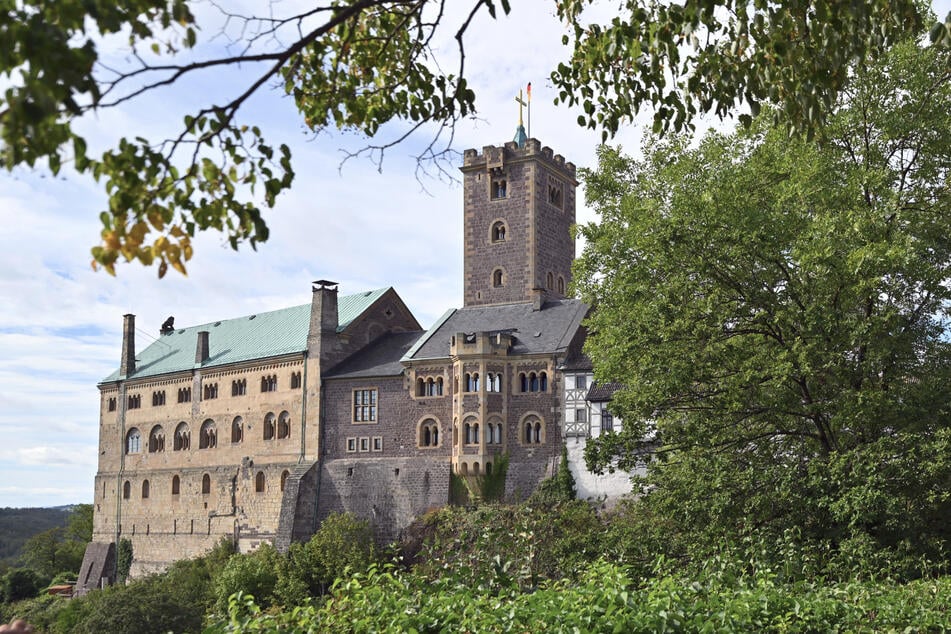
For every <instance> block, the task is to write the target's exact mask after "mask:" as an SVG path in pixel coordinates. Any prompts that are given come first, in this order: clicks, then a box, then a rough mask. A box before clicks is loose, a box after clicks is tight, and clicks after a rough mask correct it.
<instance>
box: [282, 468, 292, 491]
mask: <svg viewBox="0 0 951 634" xmlns="http://www.w3.org/2000/svg"><path fill="white" fill-rule="evenodd" d="M289 475H291V472H290V471H288V470H287V469H284V471H282V472H281V491H284V486H285V485H286V484H287V476H289Z"/></svg>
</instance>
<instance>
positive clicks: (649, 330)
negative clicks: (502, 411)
mask: <svg viewBox="0 0 951 634" xmlns="http://www.w3.org/2000/svg"><path fill="white" fill-rule="evenodd" d="M947 55H948V51H939V50H936V49H925V50H922V49H920V48H919V47H918V46H917V45H916V44H915V43H913V42H908V43H904V44H901V45H897V46H895V47H893V49H892V50H891V51H889V53H888V54H886V55H885V56H884V57H883V59H882V60H881V62H880V63H879V64H877V65H876V66H874V67H873V68H870V69H868V70H867V71H863V72H860V73H858V74H857V76H856V78H855V80H854V81H853V82H852V83H850V85H849V86H848V87H847V88H846V89H845V90H844V91H843V93H842V95H841V98H840V100H839V102H838V105H837V108H836V109H835V111H834V112H833V113H832V114H831V115H830V118H829V123H828V127H827V129H826V131H825V139H826V140H825V142H824V143H823V144H821V145H820V144H817V143H814V142H811V141H807V140H805V139H803V138H798V137H796V138H789V137H788V135H787V134H786V131H785V130H784V129H782V128H778V127H774V126H772V125H771V120H772V118H771V116H770V114H769V113H764V114H763V116H761V117H760V119H758V120H757V121H756V122H755V123H754V124H753V125H752V126H751V128H749V129H746V130H740V131H738V132H735V133H732V134H711V135H709V136H707V137H706V138H705V139H704V140H703V141H702V142H701V143H700V144H699V146H697V147H691V146H690V145H689V144H688V142H687V140H686V139H683V138H680V137H676V136H673V137H667V138H665V139H663V140H658V139H653V140H651V141H649V142H648V144H647V146H646V148H645V152H644V154H645V158H644V159H643V160H633V159H630V158H626V157H624V156H622V155H621V154H620V152H618V151H617V150H614V149H609V148H604V149H602V151H601V154H600V163H599V166H598V168H597V169H595V170H593V171H590V172H588V173H586V174H585V182H586V184H587V187H588V190H587V191H588V196H589V200H590V201H591V202H592V204H593V205H594V206H595V207H596V209H597V210H598V211H599V212H600V213H601V216H602V222H601V223H600V224H598V225H594V224H592V225H588V226H586V227H583V228H582V229H581V233H582V235H583V236H584V237H585V238H586V240H587V242H588V247H587V248H586V250H585V253H584V255H583V256H582V257H581V259H580V260H579V262H578V267H577V269H576V274H575V279H576V280H581V282H580V285H579V286H580V289H581V291H582V295H583V297H584V298H585V299H586V300H587V301H589V302H590V303H592V304H594V305H596V306H597V310H596V311H595V312H594V314H593V316H592V317H591V318H590V322H589V328H590V330H591V336H590V338H589V340H588V353H589V354H590V356H591V358H592V360H593V362H594V365H595V368H597V369H598V370H597V371H598V372H599V373H600V377H601V378H603V379H609V380H612V381H622V382H624V383H625V385H626V388H625V389H624V390H623V391H621V392H619V393H618V394H617V395H616V396H615V400H616V402H615V404H614V406H613V407H614V409H616V410H617V411H618V413H619V414H620V415H621V416H622V417H623V418H624V430H623V431H622V432H621V433H620V434H617V435H613V436H607V437H603V438H602V439H600V440H599V441H598V442H595V443H592V444H591V445H590V451H589V454H588V458H589V460H590V461H591V462H592V463H593V464H594V465H595V466H598V467H601V468H604V467H606V466H608V465H609V464H610V462H611V460H612V459H615V458H619V459H620V465H621V466H622V467H629V466H631V464H632V462H633V461H635V460H637V459H638V458H639V457H640V456H641V455H642V454H641V453H639V452H638V449H639V448H640V447H641V442H642V440H643V439H644V438H645V437H649V436H650V435H651V434H657V436H658V437H659V439H660V441H661V443H662V448H661V450H660V451H659V453H658V454H657V456H658V458H659V459H658V460H657V461H656V462H655V464H653V465H651V470H650V473H649V475H648V479H647V481H646V482H645V484H646V485H647V486H649V487H651V493H650V494H649V495H648V499H651V500H653V502H652V503H653V504H654V505H655V510H658V511H660V512H662V514H663V515H665V516H666V517H670V518H673V519H674V520H675V522H677V523H681V525H682V526H684V527H686V528H687V530H688V531H693V535H694V543H706V544H710V543H712V542H714V541H715V539H716V536H717V535H721V536H722V535H733V536H737V535H740V536H742V535H750V534H755V533H757V532H762V531H767V532H768V531H773V534H775V535H780V534H782V532H783V531H785V530H787V529H796V530H802V531H804V537H805V538H815V539H831V540H833V542H839V543H843V544H846V545H848V544H851V546H854V547H859V546H861V544H862V543H864V540H869V541H870V543H872V544H875V545H876V547H884V548H891V549H895V550H897V551H901V552H904V553H908V554H909V555H911V554H912V553H917V554H918V555H922V554H925V555H927V556H933V557H939V558H942V559H943V558H945V557H946V553H947V552H948V550H947V548H948V546H949V537H951V535H949V533H948V529H947V527H946V525H945V524H946V523H945V522H944V521H943V520H941V519H940V518H941V517H947V516H948V515H949V513H951V494H949V493H948V491H949V490H951V488H949V485H951V459H949V454H948V453H947V448H948V441H949V439H951V412H949V410H948V403H949V402H951V391H949V390H951V356H949V353H951V344H949V341H948V337H947V331H948V325H949V323H948V317H949V313H948V307H949V305H951V304H949V301H951V284H949V281H951V280H949V277H948V271H949V270H951V269H949V265H951V239H949V236H951V223H949V218H951V215H949V214H951V180H949V167H948V166H949V165H951V113H949V110H948V107H947V104H948V103H951V71H949V65H948V59H947ZM849 540H857V541H854V542H853V541H849Z"/></svg>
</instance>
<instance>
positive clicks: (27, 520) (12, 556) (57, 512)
mask: <svg viewBox="0 0 951 634" xmlns="http://www.w3.org/2000/svg"><path fill="white" fill-rule="evenodd" d="M69 513H70V507H62V506H61V507H56V508H16V509H15V508H0V570H2V569H5V568H9V567H11V566H13V565H15V564H16V560H17V557H18V556H19V554H20V551H21V549H22V548H23V544H25V543H26V541H27V540H28V539H29V538H31V537H33V536H34V535H37V534H39V533H42V532H43V531H47V530H49V529H51V528H56V527H62V526H66V518H67V517H69Z"/></svg>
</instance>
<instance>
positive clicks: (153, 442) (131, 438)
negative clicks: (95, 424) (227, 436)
mask: <svg viewBox="0 0 951 634" xmlns="http://www.w3.org/2000/svg"><path fill="white" fill-rule="evenodd" d="M262 428H263V429H262V438H263V439H264V440H274V439H275V438H276V439H278V440H283V439H285V438H290V436H291V415H290V414H289V413H287V412H281V413H280V415H279V416H274V414H273V412H268V413H267V415H266V416H265V417H264V424H263V426H262ZM243 440H244V419H243V418H241V417H240V416H237V417H235V419H234V420H233V421H232V422H231V442H232V443H233V444H236V443H240V442H242V441H243ZM217 446H218V428H217V424H216V423H215V421H214V420H212V419H210V418H209V419H207V420H206V421H205V422H203V423H202V424H201V427H200V428H199V430H198V448H199V449H214V448H215V447H217ZM125 447H126V453H127V454H135V453H140V452H141V451H142V433H141V432H140V431H139V429H138V428H137V427H133V428H132V429H130V430H129V431H128V432H127V433H126V444H125ZM146 449H147V450H148V453H160V452H163V451H165V428H164V427H162V426H161V425H155V426H154V427H152V431H150V432H149V439H148V445H146ZM189 449H191V429H190V428H189V426H188V423H185V422H181V423H179V424H178V425H177V426H176V427H175V433H174V436H173V437H172V450H173V451H187V450H189Z"/></svg>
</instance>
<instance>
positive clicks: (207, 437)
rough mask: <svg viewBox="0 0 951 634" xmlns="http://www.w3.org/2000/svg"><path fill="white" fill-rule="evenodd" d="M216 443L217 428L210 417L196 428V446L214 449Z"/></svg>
mask: <svg viewBox="0 0 951 634" xmlns="http://www.w3.org/2000/svg"><path fill="white" fill-rule="evenodd" d="M217 445H218V430H217V429H216V428H215V421H213V420H211V419H210V418H209V419H208V420H206V421H205V422H204V423H202V424H201V429H199V430H198V448H199V449H214V448H215V447H216V446H217Z"/></svg>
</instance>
